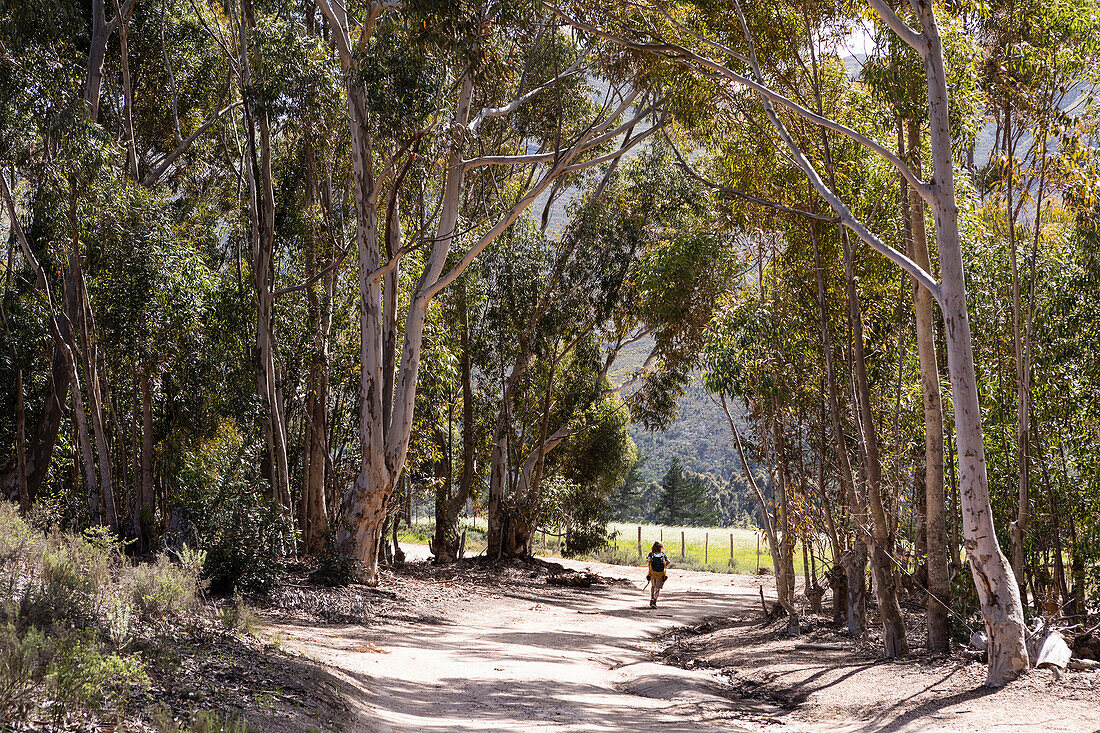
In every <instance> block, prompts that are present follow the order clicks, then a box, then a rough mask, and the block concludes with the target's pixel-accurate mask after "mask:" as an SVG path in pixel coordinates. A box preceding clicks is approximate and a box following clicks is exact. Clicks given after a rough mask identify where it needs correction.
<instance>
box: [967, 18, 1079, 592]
mask: <svg viewBox="0 0 1100 733" xmlns="http://www.w3.org/2000/svg"><path fill="white" fill-rule="evenodd" d="M1098 24H1100V17H1098V16H1097V15H1096V12H1095V9H1094V8H1093V7H1092V6H1091V5H1089V4H1088V3H1081V2H1067V3H1031V2H1012V3H1005V2H995V3H992V4H991V5H990V7H989V12H988V13H987V14H984V15H977V16H975V17H974V18H973V20H972V25H973V27H974V31H975V35H976V36H977V38H978V40H979V42H980V43H981V45H982V50H983V52H984V53H983V54H982V60H981V87H982V91H983V92H984V93H985V102H986V104H987V106H988V111H989V115H990V116H991V117H992V126H993V134H994V140H993V143H992V145H991V147H990V150H989V157H988V160H986V161H982V162H981V165H980V167H979V166H978V165H977V164H976V163H975V162H974V161H973V151H972V152H971V156H970V157H971V161H970V167H971V170H972V171H973V175H974V177H975V179H976V183H977V186H978V188H979V191H981V192H982V194H983V196H986V197H991V198H992V199H993V201H994V202H995V205H997V206H1003V225H1002V226H998V227H997V230H996V231H997V233H998V235H1001V236H1004V237H1005V238H1006V239H1007V244H1008V257H1009V264H1010V271H1009V273H1008V279H1010V283H1011V292H1012V298H1011V331H1012V362H1013V364H1014V365H1015V374H1014V377H1015V392H1016V430H1015V432H1016V479H1017V480H1016V485H1017V497H1016V500H1017V505H1016V517H1015V520H1014V521H1013V522H1012V523H1011V525H1010V530H1011V531H1010V537H1011V544H1012V567H1013V571H1014V572H1015V574H1016V579H1017V583H1019V585H1020V587H1021V590H1022V589H1023V588H1024V586H1025V579H1026V554H1027V553H1026V548H1027V545H1028V544H1029V543H1028V542H1027V537H1028V534H1029V528H1028V525H1029V522H1030V515H1031V504H1032V503H1033V500H1032V497H1031V493H1032V492H1031V482H1032V476H1033V474H1034V472H1035V467H1034V466H1033V465H1032V455H1031V447H1032V445H1033V444H1034V443H1035V442H1036V438H1035V436H1034V434H1033V432H1034V431H1033V429H1032V426H1031V423H1032V413H1033V412H1034V407H1033V402H1032V399H1031V385H1032V381H1033V378H1034V376H1033V361H1034V354H1033V346H1034V338H1035V333H1034V328H1035V300H1036V298H1037V297H1038V296H1037V294H1036V282H1035V279H1036V260H1037V258H1038V257H1039V256H1040V254H1039V250H1040V249H1041V244H1042V243H1041V238H1042V231H1043V218H1044V216H1046V215H1047V213H1048V212H1050V211H1051V205H1052V203H1053V202H1054V201H1056V200H1057V199H1058V198H1059V197H1060V194H1061V190H1060V189H1062V188H1063V185H1064V184H1063V182H1064V181H1066V176H1065V175H1064V172H1066V171H1069V170H1072V169H1074V168H1075V167H1077V165H1078V162H1077V161H1074V160H1073V159H1072V158H1068V157H1066V156H1064V155H1063V154H1062V153H1063V150H1062V148H1063V144H1062V143H1063V141H1065V142H1069V143H1070V146H1069V147H1070V148H1072V147H1073V144H1072V138H1074V137H1076V136H1075V135H1073V134H1070V135H1068V136H1066V135H1065V133H1066V132H1067V131H1069V130H1071V129H1073V128H1074V127H1077V126H1078V124H1079V120H1080V118H1081V117H1082V115H1084V114H1087V108H1088V106H1089V103H1088V102H1087V100H1086V98H1087V97H1088V96H1089V94H1090V92H1089V91H1088V90H1089V88H1090V86H1092V85H1093V84H1095V81H1096V71H1095V69H1096V59H1097V54H1098V52H1100V47H1098V46H1097V38H1098V37H1100V32H1098V29H1100V26H1098ZM1067 138H1069V139H1067ZM1028 230H1030V239H1031V242H1030V246H1028V243H1027V241H1026V240H1027V239H1028V238H1029V237H1028ZM1021 247H1025V248H1026V249H1024V250H1023V251H1022V252H1021V251H1020V250H1021ZM1025 595H1026V594H1025ZM1025 603H1026V599H1025Z"/></svg>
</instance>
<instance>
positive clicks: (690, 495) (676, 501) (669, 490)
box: [653, 458, 717, 527]
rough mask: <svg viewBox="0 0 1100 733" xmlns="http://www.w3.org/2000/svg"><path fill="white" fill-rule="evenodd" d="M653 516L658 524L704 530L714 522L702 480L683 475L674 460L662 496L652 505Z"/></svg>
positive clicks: (681, 469)
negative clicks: (688, 526)
mask: <svg viewBox="0 0 1100 733" xmlns="http://www.w3.org/2000/svg"><path fill="white" fill-rule="evenodd" d="M653 517H654V519H656V520H657V521H658V522H660V523H661V524H669V525H690V526H693V527H707V526H711V525H713V524H714V523H715V522H716V521H717V514H716V512H715V510H714V505H713V503H712V502H711V500H710V497H709V496H708V495H707V487H706V483H705V479H704V478H703V477H702V476H699V475H688V474H685V472H684V468H683V466H681V465H680V461H679V460H678V459H676V458H673V459H672V463H671V464H670V465H669V467H668V471H667V472H666V473H665V477H664V480H663V481H662V482H661V493H660V495H659V496H658V497H657V501H656V503H655V504H654V506H653Z"/></svg>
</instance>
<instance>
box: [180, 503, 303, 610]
mask: <svg viewBox="0 0 1100 733" xmlns="http://www.w3.org/2000/svg"><path fill="white" fill-rule="evenodd" d="M210 519H211V522H212V523H211V524H210V525H208V526H207V527H205V528H204V531H203V532H202V533H203V534H204V535H205V546H206V567H205V575H206V577H207V578H208V579H209V580H210V588H211V590H213V591H214V592H216V593H226V594H229V593H233V592H238V591H239V592H247V593H267V592H268V591H269V590H271V589H272V588H274V587H275V586H276V585H278V584H279V582H280V581H281V580H282V579H283V577H285V575H286V555H287V553H288V552H289V551H290V549H291V548H293V547H294V532H293V526H292V524H291V520H290V518H289V517H288V516H286V513H285V512H284V511H283V510H282V508H281V507H279V506H277V505H276V504H275V503H274V502H271V501H268V500H266V499H263V498H260V497H258V496H256V495H255V494H253V493H251V492H247V491H246V492H244V493H237V494H233V495H231V496H228V497H225V498H224V499H223V501H222V502H220V510H219V511H218V512H216V514H215V515H214V516H213V517H211V518H210Z"/></svg>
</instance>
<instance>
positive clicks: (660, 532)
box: [398, 517, 820, 575]
mask: <svg viewBox="0 0 1100 733" xmlns="http://www.w3.org/2000/svg"><path fill="white" fill-rule="evenodd" d="M639 527H641V530H642V543H641V552H639V547H638V528H639ZM607 528H608V532H609V534H610V535H611V541H610V543H609V545H608V546H607V547H604V548H601V549H599V550H596V551H595V552H592V553H589V554H587V555H581V556H579V559H582V560H594V561H596V562H604V563H609V564H612V565H634V566H645V564H646V555H648V554H649V551H650V549H651V547H652V546H653V543H654V542H655V541H661V542H663V543H664V546H665V554H667V555H668V557H669V559H670V560H671V561H672V564H673V567H678V568H681V569H684V570H707V571H710V572H715V573H743V574H747V575H755V574H756V573H757V572H767V573H770V572H771V571H772V563H771V556H770V555H769V554H768V543H767V539H765V538H764V536H763V535H762V534H761V533H759V532H756V531H754V530H751V529H726V528H718V527H672V526H666V525H657V524H639V523H625V522H612V523H610V524H609V525H608V527H607ZM463 530H464V531H465V532H466V553H465V554H466V556H467V557H473V556H476V555H478V554H480V553H482V552H484V551H485V546H486V542H485V530H486V523H485V519H484V518H482V517H476V518H464V519H463V520H462V521H461V523H460V531H463ZM432 532H433V525H432V524H431V523H430V522H419V523H417V524H414V525H413V526H412V527H403V528H402V529H401V531H399V533H398V537H399V541H400V542H410V543H415V544H425V545H426V544H430V543H431V538H432ZM731 537H732V540H733V541H732V554H731V542H730V539H731ZM535 553H536V554H537V555H542V556H544V557H559V556H560V554H559V552H558V538H557V537H556V536H554V535H553V534H546V535H544V534H543V533H542V532H536V533H535ZM731 558H732V562H731ZM794 566H795V572H797V573H799V574H801V573H802V572H803V564H802V548H801V546H798V547H796V549H795V556H794ZM818 571H819V572H820V568H819V570H818Z"/></svg>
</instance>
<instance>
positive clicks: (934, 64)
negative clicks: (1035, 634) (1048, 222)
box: [917, 0, 1028, 686]
mask: <svg viewBox="0 0 1100 733" xmlns="http://www.w3.org/2000/svg"><path fill="white" fill-rule="evenodd" d="M917 5H918V8H919V9H920V22H921V26H922V27H923V28H924V37H925V38H926V39H927V41H928V44H929V47H928V49H927V50H926V52H925V53H924V62H925V76H926V79H927V82H928V109H929V120H930V125H931V143H932V166H933V180H932V182H931V184H930V185H931V186H932V188H933V192H934V195H933V202H934V203H933V207H932V208H933V213H934V215H935V222H936V236H937V242H938V244H939V255H940V270H941V273H942V283H941V293H940V307H941V309H942V310H943V320H944V332H945V336H946V339H947V364H948V369H949V371H950V373H951V401H952V404H953V405H954V408H955V409H954V412H955V433H956V439H957V441H958V451H959V488H960V493H961V496H962V513H963V539H964V545H965V546H966V552H967V559H968V560H969V562H970V569H971V572H972V573H973V575H974V585H975V587H976V588H977V590H978V598H979V600H980V601H981V607H982V616H983V617H984V619H985V624H986V628H987V630H988V632H989V634H988V635H989V644H988V647H987V648H988V653H989V670H988V677H987V680H986V684H987V685H990V686H997V685H1003V684H1004V683H1006V682H1008V681H1009V680H1011V679H1013V678H1015V677H1016V676H1018V675H1019V674H1020V673H1022V672H1024V671H1025V670H1026V669H1027V668H1028V655H1027V647H1026V645H1025V639H1026V637H1025V627H1024V614H1023V608H1022V606H1021V603H1020V590H1019V587H1018V586H1017V585H1016V578H1015V576H1013V574H1012V570H1011V568H1010V567H1009V564H1008V560H1007V559H1005V556H1004V554H1003V553H1002V552H1001V548H1000V545H999V544H998V543H997V534H996V528H995V527H994V526H993V510H992V508H991V506H990V503H989V477H988V473H987V470H986V461H985V446H984V444H983V441H982V421H981V405H980V403H979V400H978V387H977V379H976V376H975V371H974V350H973V344H972V340H971V333H970V320H969V315H968V313H967V308H966V278H965V273H964V271H963V263H962V251H961V248H960V243H959V225H958V206H957V204H956V202H955V189H954V161H953V158H952V155H951V128H950V122H949V119H948V95H947V72H946V70H945V68H944V62H943V50H942V47H941V45H940V38H939V28H938V26H937V25H936V20H935V17H934V15H933V10H932V3H931V1H930V0H917Z"/></svg>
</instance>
